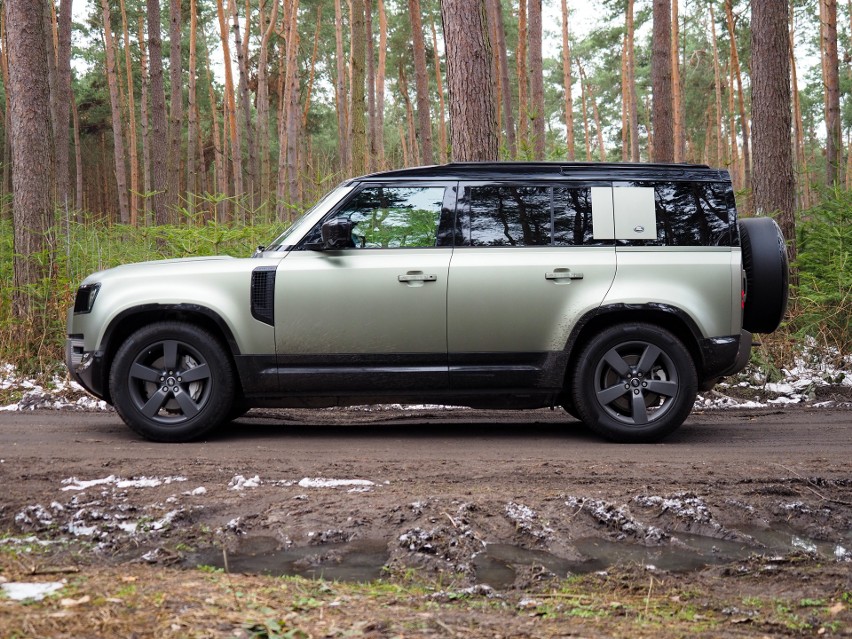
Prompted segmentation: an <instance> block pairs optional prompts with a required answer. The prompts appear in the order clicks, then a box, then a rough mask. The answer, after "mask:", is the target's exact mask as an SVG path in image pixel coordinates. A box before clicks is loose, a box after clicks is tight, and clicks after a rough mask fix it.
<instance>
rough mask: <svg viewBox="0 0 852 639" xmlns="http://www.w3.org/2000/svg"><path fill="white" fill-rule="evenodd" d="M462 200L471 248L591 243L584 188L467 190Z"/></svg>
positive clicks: (588, 201) (588, 200)
mask: <svg viewBox="0 0 852 639" xmlns="http://www.w3.org/2000/svg"><path fill="white" fill-rule="evenodd" d="M465 200H466V204H465V205H464V206H463V207H462V208H463V212H464V213H466V214H467V217H468V220H467V222H466V224H464V225H463V226H464V227H465V235H466V236H467V237H469V245H470V246H553V245H555V246H574V245H582V244H592V243H594V240H593V239H592V202H591V189H589V188H587V187H579V188H568V187H552V186H498V185H488V186H469V187H466V188H465ZM466 239H467V238H466Z"/></svg>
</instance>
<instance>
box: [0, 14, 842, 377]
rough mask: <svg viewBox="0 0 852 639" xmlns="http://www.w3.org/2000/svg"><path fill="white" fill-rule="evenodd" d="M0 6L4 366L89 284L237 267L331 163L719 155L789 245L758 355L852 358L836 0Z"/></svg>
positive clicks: (750, 208)
mask: <svg viewBox="0 0 852 639" xmlns="http://www.w3.org/2000/svg"><path fill="white" fill-rule="evenodd" d="M581 4H582V5H583V6H582V7H581V6H580V5H581ZM0 9H2V10H0V71H2V86H0V148H2V165H1V166H0V362H4V363H10V364H12V365H14V366H15V367H17V368H19V369H21V370H23V371H27V372H41V373H49V374H52V373H53V372H55V371H56V370H58V369H61V362H62V360H63V348H64V339H65V335H64V319H65V311H66V309H67V308H68V307H69V306H70V305H71V304H72V298H73V293H74V290H75V289H76V286H77V285H78V284H79V282H80V281H81V280H82V279H83V277H85V276H86V275H87V274H89V273H90V272H93V271H96V270H100V269H103V268H107V267H110V266H114V265H117V264H120V263H125V262H130V261H140V260H148V259H158V258H161V257H184V256H192V255H204V254H212V253H229V254H232V255H238V256H240V255H242V256H245V255H248V254H250V253H251V251H252V250H253V249H254V247H255V246H257V245H258V244H264V243H266V242H268V241H269V240H270V239H272V238H273V237H274V236H275V235H277V234H278V233H279V232H280V231H281V230H282V229H283V228H284V226H285V225H287V224H289V223H290V222H292V220H293V219H295V217H297V216H298V215H299V214H300V213H301V212H302V211H303V210H304V209H305V208H306V207H307V206H309V205H310V204H311V203H312V202H314V201H315V200H316V199H318V198H319V197H320V196H321V195H322V194H323V193H324V192H326V191H327V190H329V188H331V187H332V186H334V185H335V184H336V183H338V182H339V181H341V180H343V179H345V178H347V177H351V176H353V175H359V174H363V173H366V172H371V171H378V170H384V169H391V168H398V167H403V166H413V165H418V164H432V163H439V162H441V163H442V162H447V161H450V160H478V159H482V160H495V159H501V160H553V161H574V160H576V161H615V162H618V161H634V162H636V161H641V162H645V161H676V162H695V163H703V164H710V165H712V166H718V167H724V168H727V169H728V170H729V171H730V172H731V175H732V178H733V180H734V185H735V188H736V190H737V194H738V205H739V209H740V212H741V214H744V215H750V214H764V215H774V216H775V217H776V218H777V219H778V220H779V223H780V224H781V226H782V228H783V230H784V233H785V236H786V238H787V241H788V247H789V249H790V252H791V256H792V257H793V258H794V262H793V265H794V278H793V282H794V287H793V298H792V304H791V311H790V314H789V317H788V321H787V322H786V323H785V325H784V327H783V329H782V331H781V332H780V333H779V334H776V336H775V337H773V338H772V339H771V340H769V341H767V342H766V344H765V346H764V347H763V348H762V349H760V350H758V351H756V353H755V357H756V358H757V359H758V360H759V361H758V363H759V364H761V365H762V366H763V367H764V369H765V370H766V371H768V372H769V373H770V374H772V371H775V372H776V373H777V371H778V369H780V368H781V367H782V366H785V365H789V363H790V362H791V361H792V359H793V358H794V357H796V356H798V354H800V352H801V346H802V345H803V344H805V343H807V344H809V345H810V346H811V347H817V348H818V349H819V350H820V352H821V356H822V357H829V358H832V357H834V358H842V357H843V355H844V354H848V353H849V352H850V349H851V348H852V329H850V324H849V320H850V316H852V264H850V259H849V246H850V243H852V223H850V221H852V196H850V187H852V152H850V151H851V150H852V99H850V98H852V95H851V93H852V65H850V61H852V0H847V2H846V3H845V4H843V3H842V0H841V2H840V3H838V2H837V0H790V1H789V3H788V0H760V1H759V2H758V1H757V0H754V2H752V3H749V2H746V1H744V0H679V1H678V0H674V2H672V0H598V1H597V2H594V3H592V4H591V5H590V4H589V3H587V2H582V3H580V2H578V1H577V0H169V2H167V3H166V2H162V6H161V2H160V0H58V1H57V2H54V1H53V0H2V1H0ZM575 20H579V21H580V22H581V24H582V27H583V28H582V29H575V27H576V26H577V24H576V22H575ZM16 91H17V93H16ZM462 114H464V115H462Z"/></svg>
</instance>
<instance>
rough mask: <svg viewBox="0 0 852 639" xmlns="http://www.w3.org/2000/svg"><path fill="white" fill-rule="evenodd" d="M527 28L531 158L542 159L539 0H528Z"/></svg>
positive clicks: (540, 17)
mask: <svg viewBox="0 0 852 639" xmlns="http://www.w3.org/2000/svg"><path fill="white" fill-rule="evenodd" d="M527 7H528V14H529V30H528V31H527V38H528V39H529V69H530V76H529V78H530V98H531V105H530V106H531V107H532V108H531V110H530V113H531V115H530V119H531V120H532V146H533V159H535V160H544V159H545V158H546V153H547V152H546V149H545V142H546V140H545V119H546V118H545V113H544V60H543V55H542V37H543V25H542V15H541V0H528V5H527Z"/></svg>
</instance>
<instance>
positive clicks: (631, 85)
mask: <svg viewBox="0 0 852 639" xmlns="http://www.w3.org/2000/svg"><path fill="white" fill-rule="evenodd" d="M633 3H634V0H627V87H628V90H629V91H630V100H629V101H628V103H629V105H630V111H629V115H630V160H631V161H632V162H638V161H639V98H638V96H637V95H636V52H635V50H634V47H633V37H634V24H633Z"/></svg>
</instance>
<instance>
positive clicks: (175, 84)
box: [166, 0, 183, 221]
mask: <svg viewBox="0 0 852 639" xmlns="http://www.w3.org/2000/svg"><path fill="white" fill-rule="evenodd" d="M180 5H181V0H169V85H170V86H169V96H170V100H169V151H168V153H169V156H168V161H167V163H166V167H167V169H166V170H167V171H168V180H167V184H168V194H167V201H168V203H169V207H170V209H171V211H170V215H171V218H172V221H175V220H176V219H177V206H178V203H179V201H180V175H181V127H182V126H183V81H182V79H181V67H182V64H183V62H182V59H181V28H180V27H181V16H180V13H181V11H180V9H181V6H180Z"/></svg>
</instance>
